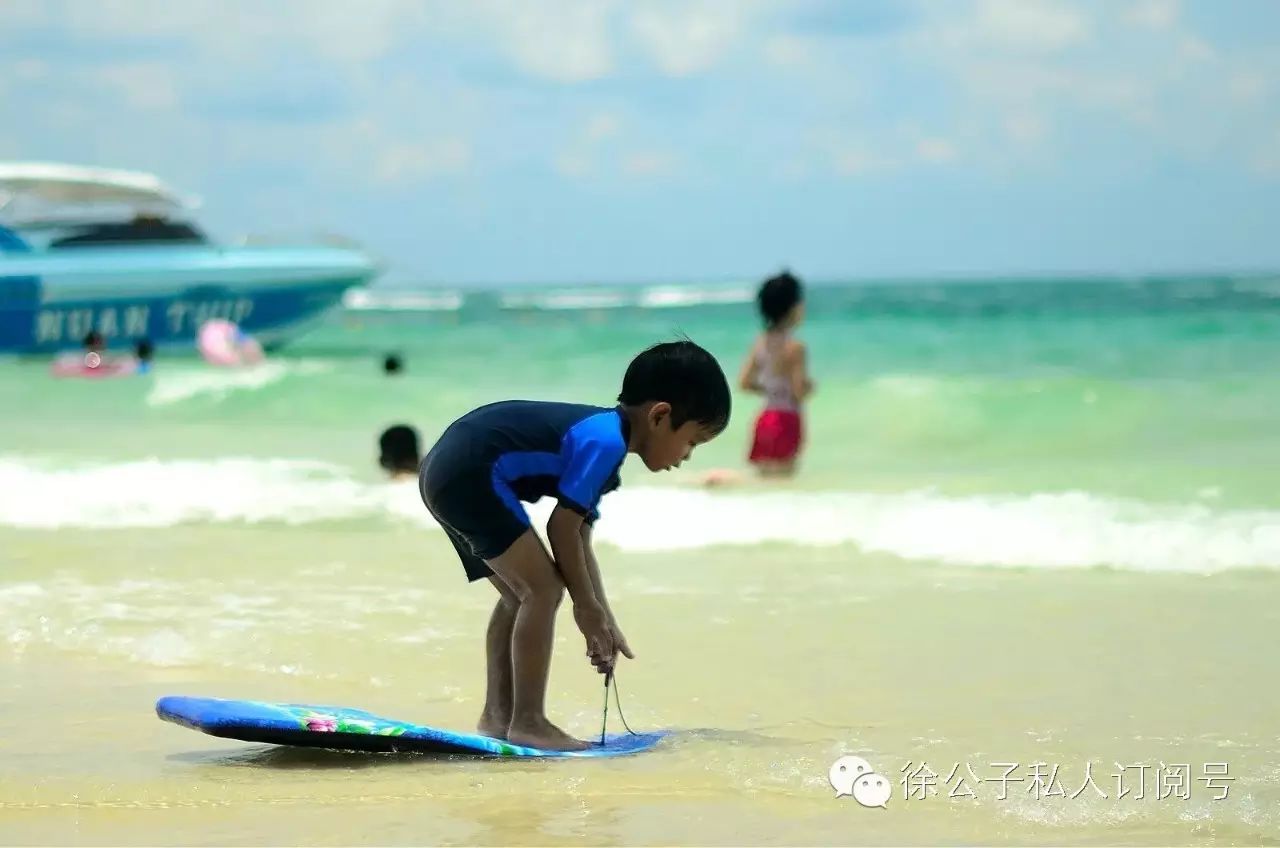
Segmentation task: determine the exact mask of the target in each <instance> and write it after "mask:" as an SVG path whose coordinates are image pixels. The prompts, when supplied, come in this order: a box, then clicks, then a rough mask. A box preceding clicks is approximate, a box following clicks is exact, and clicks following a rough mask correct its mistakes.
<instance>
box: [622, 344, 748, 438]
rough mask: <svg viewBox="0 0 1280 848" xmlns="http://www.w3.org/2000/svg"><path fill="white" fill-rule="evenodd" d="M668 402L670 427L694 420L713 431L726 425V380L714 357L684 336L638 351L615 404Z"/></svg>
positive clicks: (727, 408) (727, 403) (727, 384)
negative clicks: (678, 339) (669, 405)
mask: <svg viewBox="0 0 1280 848" xmlns="http://www.w3.org/2000/svg"><path fill="white" fill-rule="evenodd" d="M649 401H666V402H667V403H669V404H671V426H672V427H682V426H684V424H685V422H687V421H696V422H698V423H699V424H701V425H703V426H705V427H707V428H708V429H710V430H712V431H713V432H715V433H720V432H722V431H723V430H724V428H725V427H726V426H728V424H729V412H730V404H731V401H730V398H729V381H728V380H726V379H725V377H724V371H723V370H721V368H720V363H719V362H716V358H715V357H714V356H712V355H711V354H710V353H708V352H707V351H706V350H704V349H703V348H701V347H699V346H698V345H696V344H694V343H693V342H691V341H689V340H688V339H684V340H682V341H678V342H663V343H661V344H656V345H654V346H653V347H651V348H648V349H647V350H645V351H643V352H641V353H640V355H639V356H637V357H636V358H635V359H633V360H631V364H630V365H628V366H627V373H626V374H625V375H624V376H623V378H622V391H621V392H620V393H619V394H618V403H621V404H625V405H627V406H635V405H638V404H642V403H647V402H649Z"/></svg>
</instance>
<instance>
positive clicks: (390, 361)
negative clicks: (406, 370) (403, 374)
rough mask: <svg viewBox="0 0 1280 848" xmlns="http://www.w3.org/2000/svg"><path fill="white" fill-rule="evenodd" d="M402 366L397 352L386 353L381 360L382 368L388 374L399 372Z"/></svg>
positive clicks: (402, 363)
mask: <svg viewBox="0 0 1280 848" xmlns="http://www.w3.org/2000/svg"><path fill="white" fill-rule="evenodd" d="M403 367H404V362H403V361H402V360H401V359H400V354H398V353H388V354H387V355H386V357H385V358H384V359H383V360H382V370H383V371H385V372H387V373H388V374H399V373H400V369H401V368H403Z"/></svg>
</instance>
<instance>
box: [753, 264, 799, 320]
mask: <svg viewBox="0 0 1280 848" xmlns="http://www.w3.org/2000/svg"><path fill="white" fill-rule="evenodd" d="M803 299H804V293H803V292H802V290H801V286H800V280H799V279H797V278H796V277H794V276H793V275H792V274H791V272H790V271H783V272H782V273H781V274H778V275H777V276H776V277H770V278H769V279H767V280H765V281H764V283H763V284H762V285H761V286H760V291H759V293H757V294H756V305H757V306H759V307H760V315H761V316H762V317H763V318H764V325H765V326H766V327H770V328H772V327H776V326H778V325H779V324H781V323H782V321H783V319H785V318H786V317H787V315H788V313H790V312H791V310H792V309H794V308H795V306H796V304H798V303H799V302H800V301H801V300H803Z"/></svg>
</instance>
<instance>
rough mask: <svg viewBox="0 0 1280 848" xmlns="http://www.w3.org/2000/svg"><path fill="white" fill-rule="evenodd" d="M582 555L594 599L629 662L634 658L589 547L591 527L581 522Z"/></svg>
mask: <svg viewBox="0 0 1280 848" xmlns="http://www.w3.org/2000/svg"><path fill="white" fill-rule="evenodd" d="M582 553H583V557H584V558H585V559H586V561H587V574H589V575H590V576H591V585H592V587H593V588H594V589H595V592H596V598H597V599H599V601H600V605H601V606H602V607H604V614H605V617H606V618H608V619H609V627H610V629H611V630H612V631H613V639H614V644H615V646H616V647H617V649H618V650H619V651H621V652H622V655H623V656H624V657H626V658H627V659H629V660H633V659H635V658H636V656H635V654H633V653H631V646H630V645H628V644H627V639H626V637H625V636H623V635H622V631H621V630H620V629H619V628H618V619H617V617H616V616H614V614H613V608H612V607H610V606H609V599H608V598H607V597H605V594H604V581H603V580H602V579H601V577H600V563H599V562H598V561H597V560H596V552H595V548H593V547H592V545H591V525H590V524H588V523H587V522H585V521H584V522H582Z"/></svg>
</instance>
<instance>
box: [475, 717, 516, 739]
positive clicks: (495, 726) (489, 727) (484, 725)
mask: <svg viewBox="0 0 1280 848" xmlns="http://www.w3.org/2000/svg"><path fill="white" fill-rule="evenodd" d="M510 724H511V716H500V717H497V718H495V717H493V716H491V715H489V714H488V713H485V714H484V715H482V716H480V721H479V722H477V724H476V732H477V733H479V734H480V735H481V736H488V737H489V738H490V739H506V738H507V727H508V726H510Z"/></svg>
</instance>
